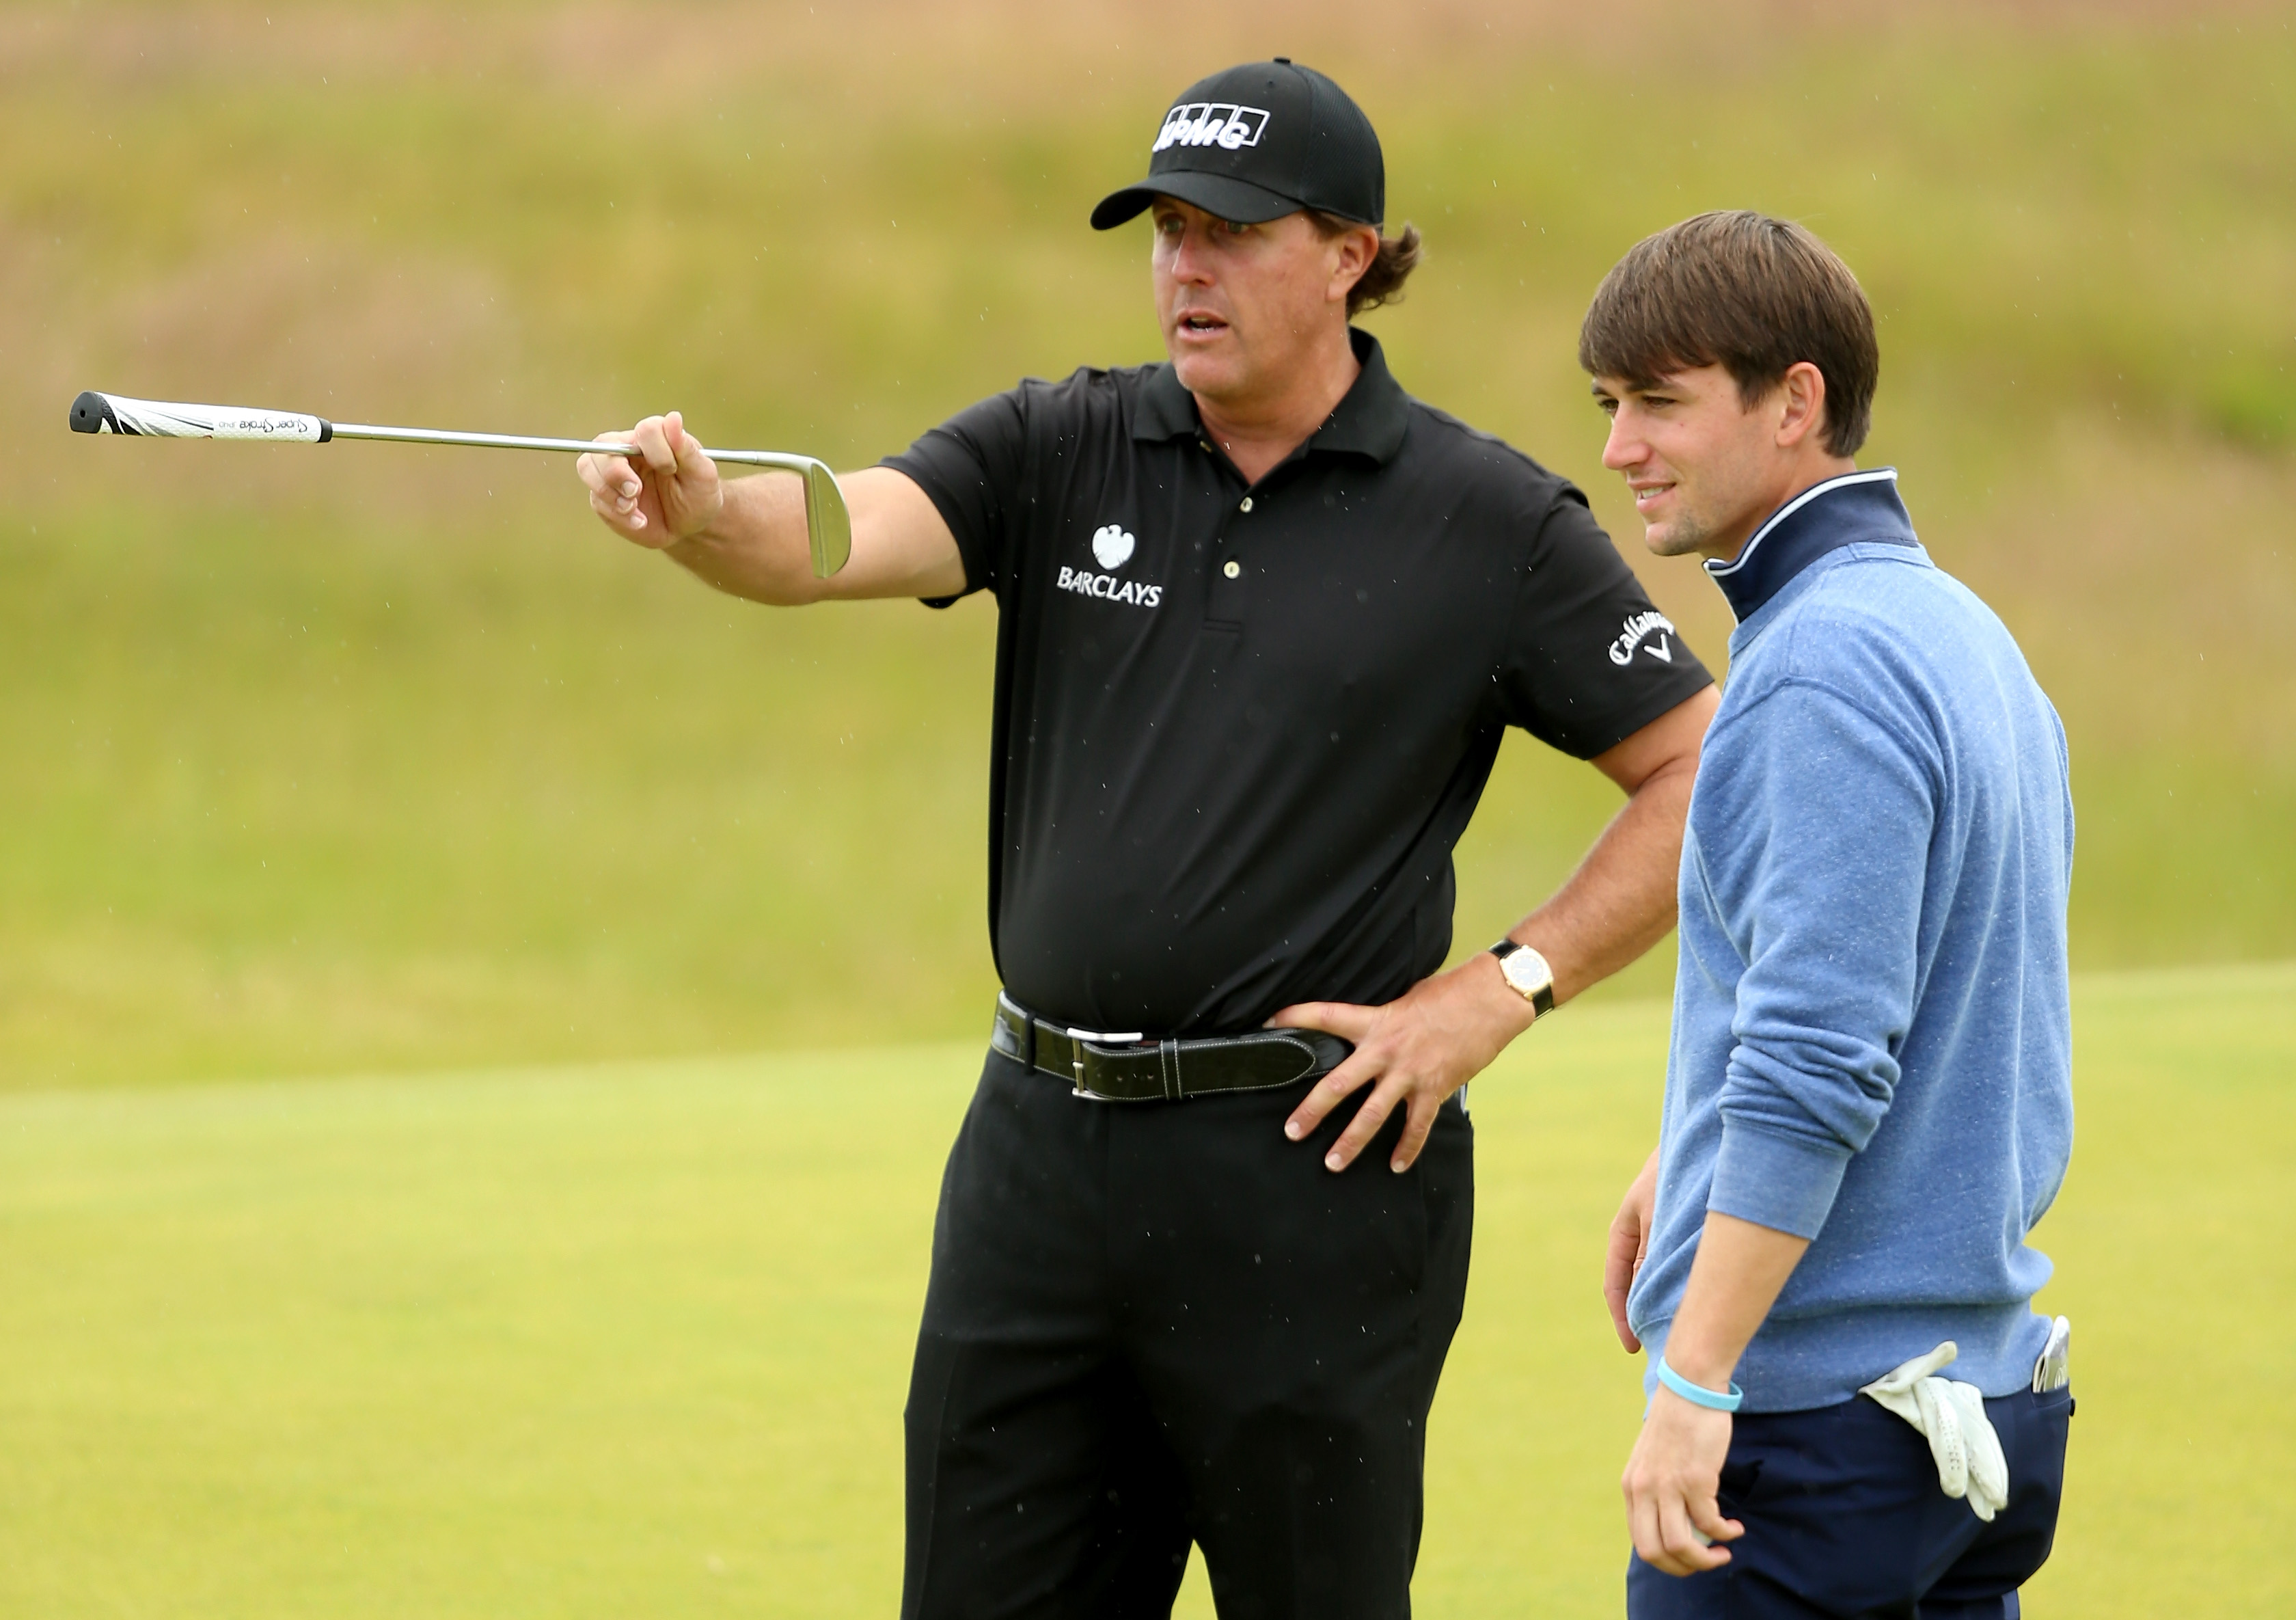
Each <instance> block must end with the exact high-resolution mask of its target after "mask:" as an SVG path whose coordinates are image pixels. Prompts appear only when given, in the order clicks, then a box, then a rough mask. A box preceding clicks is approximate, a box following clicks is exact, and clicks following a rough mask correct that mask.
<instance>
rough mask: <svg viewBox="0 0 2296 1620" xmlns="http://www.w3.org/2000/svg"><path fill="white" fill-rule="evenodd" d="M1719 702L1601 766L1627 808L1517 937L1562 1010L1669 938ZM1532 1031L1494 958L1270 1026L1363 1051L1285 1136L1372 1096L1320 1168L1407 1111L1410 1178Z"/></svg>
mask: <svg viewBox="0 0 2296 1620" xmlns="http://www.w3.org/2000/svg"><path fill="white" fill-rule="evenodd" d="M1720 701H1721V700H1720V697H1719V696H1718V695H1717V693H1716V692H1715V690H1714V689H1713V688H1712V687H1708V688H1706V689H1705V690H1704V691H1702V692H1701V693H1699V694H1698V695H1696V696H1695V697H1692V698H1689V699H1687V700H1685V702H1683V703H1678V704H1677V705H1676V706H1675V707H1674V708H1672V709H1670V710H1669V711H1667V712H1666V713H1664V714H1662V715H1661V716H1660V717H1659V718H1658V719H1656V720H1652V722H1651V723H1650V724H1649V725H1647V726H1644V728H1642V729H1641V730H1639V731H1637V732H1636V733H1635V734H1634V735H1633V736H1630V737H1628V738H1627V739H1626V741H1624V742H1622V743H1620V744H1618V745H1617V746H1615V747H1613V748H1611V749H1610V750H1608V751H1607V752H1603V753H1600V754H1597V755H1596V756H1595V761H1594V763H1595V768H1596V769H1599V770H1601V771H1602V772H1603V775H1605V776H1607V777H1610V778H1611V780H1612V781H1613V782H1616V783H1617V784H1618V785H1620V787H1622V788H1624V789H1625V790H1626V791H1627V795H1628V797H1627V802H1626V804H1625V806H1624V807H1623V808H1622V809H1621V810H1620V811H1619V813H1618V815H1617V816H1615V817H1614V818H1612V819H1611V825H1610V826H1607V827H1605V828H1604V829H1603V835H1602V836H1601V837H1600V838H1598V839H1596V840H1595V847H1594V848H1593V849H1591V850H1589V851H1587V859H1585V860H1584V861H1582V862H1580V863H1579V869H1578V870H1577V871H1576V872H1573V873H1572V874H1571V875H1570V879H1569V881H1568V882H1566V883H1564V884H1563V885H1562V887H1561V888H1560V889H1557V890H1556V891H1555V892H1554V896H1553V898H1551V899H1550V900H1547V902H1546V904H1545V905H1543V906H1541V907H1539V909H1538V910H1536V911H1534V912H1532V913H1531V914H1530V915H1529V917H1525V918H1523V920H1522V921H1521V922H1520V923H1518V924H1517V925H1515V926H1514V928H1513V930H1511V931H1510V933H1509V937H1510V938H1512V939H1514V940H1516V941H1518V942H1521V943H1522V944H1525V945H1528V946H1529V947H1531V948H1532V949H1533V950H1537V951H1538V953H1539V954H1540V955H1541V956H1543V957H1545V958H1546V961H1547V965H1548V966H1550V967H1552V968H1553V969H1554V999H1555V1003H1556V1005H1557V1006H1560V1005H1561V1004H1562V1002H1564V1001H1567V1000H1569V999H1570V998H1571V997H1572V996H1575V995H1577V994H1578V993H1579V991H1582V990H1585V989H1586V988H1587V986H1589V985H1591V984H1595V983H1598V982H1599V981H1601V980H1603V979H1604V978H1606V977H1608V976H1609V975H1610V974H1613V973H1616V972H1617V971H1618V970H1619V969H1620V968H1621V967H1624V966H1626V965H1627V964H1628V963H1629V962H1631V961H1633V960H1634V959H1635V958H1636V957H1638V956H1640V955H1642V954H1643V952H1644V951H1645V950H1649V949H1650V948H1651V947H1652V945H1654V944H1656V943H1657V942H1659V941H1660V940H1661V939H1662V938H1663V937H1664V936H1665V934H1666V931H1667V930H1668V929H1669V928H1671V927H1672V926H1674V912H1675V876H1676V869H1677V867H1678V866H1679V865H1680V863H1681V859H1682V823H1683V818H1684V815H1685V812H1686V811H1687V810H1688V809H1689V806H1690V785H1691V783H1692V781H1693V779H1694V778H1695V777H1697V775H1698V750H1699V744H1700V742H1701V740H1702V738H1703V737H1704V736H1705V735H1706V724H1707V722H1708V721H1709V720H1711V719H1712V718H1713V716H1714V710H1715V708H1716V706H1717V705H1718V703H1720ZM1530 1021H1531V1009H1530V1007H1529V1003H1527V1002H1525V1001H1524V1000H1523V999H1522V997H1521V996H1520V995H1518V994H1517V993H1516V992H1515V991H1514V990H1513V989H1512V988H1511V987H1510V986H1509V985H1508V984H1507V983H1506V981H1505V979H1504V978H1503V977H1501V976H1500V974H1499V967H1498V963H1497V961H1496V960H1494V959H1493V958H1491V957H1490V956H1489V955H1488V953H1478V954H1477V955H1475V956H1473V957H1472V958H1469V959H1468V960H1466V961H1465V962H1463V963H1461V964H1460V965H1459V966H1456V967H1454V968H1452V969H1451V970H1450V971H1448V972H1447V973H1440V974H1436V975H1435V976H1433V977H1432V978H1429V979H1423V980H1421V981H1420V982H1419V983H1417V984H1415V985H1413V986H1412V987H1411V989H1410V991H1407V992H1406V994H1405V995H1404V996H1403V997H1401V998H1400V999H1398V1000H1394V1001H1390V1002H1389V1003H1388V1004H1387V1005H1386V1006H1384V1007H1353V1006H1349V1005H1348V1004H1346V1003H1344V1002H1336V1001H1308V1002H1302V1003H1300V1005H1299V1006H1296V1007H1285V1008H1284V1009H1283V1011H1282V1012H1280V1013H1278V1014H1276V1015H1275V1017H1274V1018H1272V1019H1270V1020H1269V1022H1270V1023H1271V1024H1279V1025H1285V1026H1289V1027H1292V1028H1300V1029H1318V1030H1328V1031H1330V1032H1332V1033H1333V1034H1335V1035H1340V1036H1342V1037H1344V1038H1346V1039H1347V1040H1352V1041H1353V1042H1355V1045H1356V1050H1355V1055H1354V1056H1353V1057H1349V1059H1348V1060H1347V1062H1345V1063H1343V1064H1341V1065H1340V1066H1339V1067H1338V1068H1336V1069H1334V1070H1333V1071H1332V1072H1331V1073H1329V1074H1326V1075H1325V1076H1324V1078H1323V1079H1322V1080H1321V1081H1318V1082H1317V1083H1316V1087H1315V1089H1314V1090H1311V1091H1309V1092H1308V1096H1307V1098H1305V1099H1304V1100H1303V1101H1302V1102H1301V1103H1300V1106H1299V1107H1298V1108H1297V1109H1296V1110H1294V1111H1293V1113H1292V1117H1291V1119H1290V1120H1289V1121H1288V1122H1286V1124H1285V1126H1284V1131H1285V1133H1286V1134H1287V1135H1289V1136H1290V1137H1292V1139H1294V1140H1298V1139H1300V1138H1302V1137H1305V1136H1307V1135H1308V1133H1309V1132H1311V1131H1314V1130H1315V1129H1316V1126H1317V1125H1318V1124H1320V1123H1321V1122H1323V1119H1324V1115H1326V1114H1329V1113H1330V1112H1331V1111H1332V1110H1333V1108H1334V1107H1336V1106H1338V1105H1339V1103H1340V1101H1341V1099H1342V1098H1345V1097H1347V1096H1348V1095H1349V1093H1350V1092H1352V1091H1354V1090H1357V1089H1358V1088H1359V1087H1362V1086H1365V1085H1367V1084H1371V1085H1373V1090H1372V1093H1371V1095H1370V1096H1369V1097H1368V1098H1365V1100H1364V1103H1363V1106H1361V1107H1359V1108H1357V1110H1356V1116H1355V1118H1354V1119H1353V1120H1352V1121H1350V1122H1349V1125H1348V1128H1347V1130H1346V1131H1342V1132H1341V1135H1340V1139H1339V1140H1338V1141H1337V1142H1335V1143H1334V1144H1333V1147H1332V1149H1331V1152H1330V1154H1329V1155H1327V1157H1326V1159H1325V1163H1326V1164H1329V1165H1330V1166H1331V1168H1333V1170H1344V1169H1346V1168H1347V1166H1348V1165H1349V1164H1350V1163H1352V1162H1353V1160H1354V1159H1355V1156H1356V1155H1357V1154H1358V1153H1361V1152H1362V1151H1363V1149H1364V1145H1365V1143H1367V1142H1369V1141H1370V1140H1371V1139H1372V1138H1373V1137H1374V1136H1375V1135H1376V1134H1378V1131H1379V1128H1380V1127H1381V1125H1382V1124H1383V1123H1385V1122H1386V1120H1387V1117H1388V1115H1389V1114H1391V1113H1393V1112H1394V1110H1395V1108H1396V1106H1397V1105H1398V1104H1407V1106H1408V1107H1409V1110H1410V1122H1409V1123H1408V1124H1407V1125H1406V1126H1405V1127H1404V1131H1403V1136H1402V1139H1401V1140H1400V1141H1398V1143H1397V1144H1396V1148H1395V1154H1394V1156H1393V1157H1392V1158H1391V1159H1390V1161H1389V1163H1390V1165H1391V1166H1392V1167H1393V1168H1394V1169H1396V1170H1398V1171H1403V1170H1408V1169H1409V1168H1411V1163H1412V1161H1413V1160H1414V1159H1415V1158H1417V1157H1418V1156H1419V1150H1420V1148H1421V1147H1423V1146H1424V1145H1425V1144H1426V1141H1427V1133H1428V1131H1431V1130H1432V1129H1433V1128H1434V1124H1435V1111H1436V1110H1437V1109H1438V1108H1439V1107H1441V1106H1443V1103H1444V1101H1445V1100H1446V1099H1447V1098H1449V1097H1450V1095H1451V1093H1452V1092H1454V1091H1456V1090H1458V1089H1459V1088H1460V1087H1461V1086H1463V1085H1464V1084H1466V1082H1467V1081H1470V1080H1472V1079H1473V1078H1474V1077H1475V1076H1476V1075H1477V1074H1478V1073H1480V1072H1481V1071H1482V1070H1483V1069H1484V1068H1486V1067H1488V1065H1489V1064H1490V1062H1491V1060H1492V1059H1493V1058H1495V1057H1497V1056H1498V1055H1499V1053H1500V1052H1501V1051H1502V1050H1504V1049H1505V1046H1506V1044H1507V1042H1508V1041H1510V1040H1513V1039H1514V1038H1515V1037H1516V1036H1517V1035H1520V1034H1521V1033H1522V1032H1523V1031H1525V1030H1527V1029H1529V1027H1530ZM1374 1081H1375V1082H1376V1084H1374V1083H1373V1082H1374Z"/></svg>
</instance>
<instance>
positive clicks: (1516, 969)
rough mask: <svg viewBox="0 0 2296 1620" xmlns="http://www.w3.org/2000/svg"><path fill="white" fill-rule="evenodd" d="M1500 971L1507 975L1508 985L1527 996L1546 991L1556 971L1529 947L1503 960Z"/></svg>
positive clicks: (1513, 952)
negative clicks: (1534, 992)
mask: <svg viewBox="0 0 2296 1620" xmlns="http://www.w3.org/2000/svg"><path fill="white" fill-rule="evenodd" d="M1499 971H1500V972H1501V973H1503V974H1505V975H1506V982H1507V983H1510V984H1512V985H1513V986H1514V987H1515V989H1516V990H1517V991H1520V992H1521V993H1522V994H1523V995H1526V996H1527V995H1529V994H1530V993H1531V992H1532V991H1538V990H1544V989H1546V986H1547V985H1548V984H1549V983H1551V982H1552V981H1553V980H1554V971H1553V970H1552V969H1550V968H1549V967H1548V966H1546V958H1545V957H1543V956H1541V955H1539V954H1538V952H1537V951H1536V950H1531V949H1530V947H1529V946H1528V945H1526V946H1524V947H1522V948H1521V950H1513V951H1509V952H1508V953H1507V954H1506V956H1505V957H1504V958H1501V959H1500V962H1499Z"/></svg>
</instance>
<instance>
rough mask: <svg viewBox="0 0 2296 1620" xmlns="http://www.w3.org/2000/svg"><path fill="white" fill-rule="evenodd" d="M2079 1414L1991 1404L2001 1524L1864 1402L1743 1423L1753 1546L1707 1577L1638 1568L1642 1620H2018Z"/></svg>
mask: <svg viewBox="0 0 2296 1620" xmlns="http://www.w3.org/2000/svg"><path fill="white" fill-rule="evenodd" d="M2072 1410H2073V1398H2072V1392H2071V1390H2070V1389H2059V1390H2052V1391H2051V1392H2050V1393H2049V1394H2044V1395H2037V1394H2031V1393H2030V1391H2023V1390H2021V1391H2019V1392H2018V1393H2017V1394H2012V1395H2004V1396H2002V1397H2001V1398H2000V1399H1998V1400H1994V1401H1988V1402H1986V1403H1985V1415H1986V1416H1987V1417H1988V1418H1989V1419H1991V1420H1992V1423H1993V1427H1994V1432H1995V1433H1997V1434H1998V1435H2000V1436H2001V1449H2002V1451H2003V1452H2004V1453H2005V1455H2006V1456H2007V1458H2008V1460H2009V1503H2008V1506H2006V1507H2005V1508H2004V1509H2002V1510H2001V1511H2000V1512H1999V1513H1997V1514H1996V1515H1995V1516H1994V1518H1993V1522H1992V1523H1991V1524H1987V1523H1985V1522H1984V1521H1983V1520H1981V1519H1980V1518H1979V1517H1977V1515H1976V1514H1974V1513H1972V1512H1971V1511H1970V1509H1969V1504H1968V1503H1967V1502H1965V1501H1960V1500H1958V1499H1956V1498H1955V1497H1950V1496H1948V1495H1947V1494H1946V1493H1944V1492H1943V1491H1940V1490H1939V1489H1938V1476H1937V1465H1936V1463H1935V1462H1933V1461H1932V1460H1931V1457H1930V1445H1929V1442H1928V1441H1927V1440H1925V1439H1923V1437H1922V1435H1921V1432H1920V1431H1919V1430H1918V1429H1916V1428H1915V1427H1914V1426H1913V1425H1912V1424H1910V1423H1907V1421H1906V1420H1905V1419H1902V1418H1900V1417H1898V1416H1897V1415H1896V1414H1895V1413H1893V1412H1890V1411H1888V1410H1884V1409H1883V1408H1882V1407H1880V1406H1878V1405H1876V1404H1875V1403H1874V1402H1872V1401H1870V1400H1868V1399H1866V1397H1865V1396H1863V1395H1860V1396H1858V1397H1857V1399H1856V1400H1853V1401H1845V1402H1842V1403H1841V1405H1839V1406H1827V1407H1821V1408H1819V1409H1818V1410H1815V1411H1802V1412H1762V1413H1755V1414H1751V1415H1743V1414H1742V1415H1741V1416H1740V1417H1739V1419H1737V1422H1736V1424H1735V1425H1734V1427H1733V1430H1732V1433H1731V1437H1730V1457H1729V1460H1728V1462H1727V1463H1726V1464H1725V1465H1724V1467H1723V1469H1722V1490H1721V1506H1722V1516H1723V1517H1725V1518H1734V1519H1736V1520H1737V1521H1738V1522H1739V1523H1741V1524H1743V1525H1745V1527H1746V1534H1744V1535H1743V1536H1741V1537H1739V1538H1738V1539H1737V1540H1736V1541H1734V1542H1731V1543H1730V1544H1729V1547H1730V1562H1729V1563H1727V1564H1726V1565H1725V1566H1723V1567H1721V1568H1719V1569H1715V1570H1709V1571H1708V1572H1706V1573H1705V1574H1703V1575H1687V1576H1680V1575H1665V1574H1662V1573H1661V1572H1660V1571H1658V1570H1655V1569H1653V1568H1652V1567H1650V1566H1649V1565H1647V1564H1645V1563H1644V1562H1643V1561H1642V1559H1641V1558H1636V1557H1631V1556H1630V1558H1629V1559H1628V1567H1627V1614H1628V1616H1629V1620H1818V1617H1819V1616H1824V1617H1825V1620H1866V1617H1867V1616H1872V1617H1873V1620H2017V1615H2018V1607H2017V1589H2018V1588H2019V1587H2020V1586H2022V1585H2023V1584H2024V1583H2025V1582H2026V1581H2027V1579H2028V1578H2030V1576H2031V1575H2032V1574H2033V1572H2034V1571H2035V1570H2037V1569H2038V1568H2040V1567H2041V1566H2042V1564H2043V1563H2044V1562H2046V1560H2047V1558H2048V1556H2049V1544H2050V1542H2052V1541H2053V1540H2054V1538H2055V1535H2056V1529H2057V1504H2058V1502H2059V1501H2060V1499H2061V1498H2062V1494H2063V1490H2064V1478H2065V1434H2066V1429H2067V1427H2068V1425H2069V1423H2070V1421H2071V1417H2072Z"/></svg>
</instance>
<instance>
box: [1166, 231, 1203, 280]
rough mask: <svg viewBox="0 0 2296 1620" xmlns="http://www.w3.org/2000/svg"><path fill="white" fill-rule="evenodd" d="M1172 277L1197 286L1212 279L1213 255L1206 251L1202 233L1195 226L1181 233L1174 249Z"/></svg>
mask: <svg viewBox="0 0 2296 1620" xmlns="http://www.w3.org/2000/svg"><path fill="white" fill-rule="evenodd" d="M1172 279H1173V280H1174V281H1185V282H1189V283H1192V284H1194V285H1196V286H1203V285H1205V284H1208V283H1210V280H1211V256H1210V254H1209V253H1207V252H1206V251H1204V239H1203V234H1202V233H1201V231H1200V230H1198V229H1197V228H1196V227H1194V226H1190V227H1189V228H1188V229H1186V230H1185V231H1183V232H1181V233H1180V240H1179V242H1178V243H1177V244H1175V245H1174V247H1173V249H1172Z"/></svg>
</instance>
